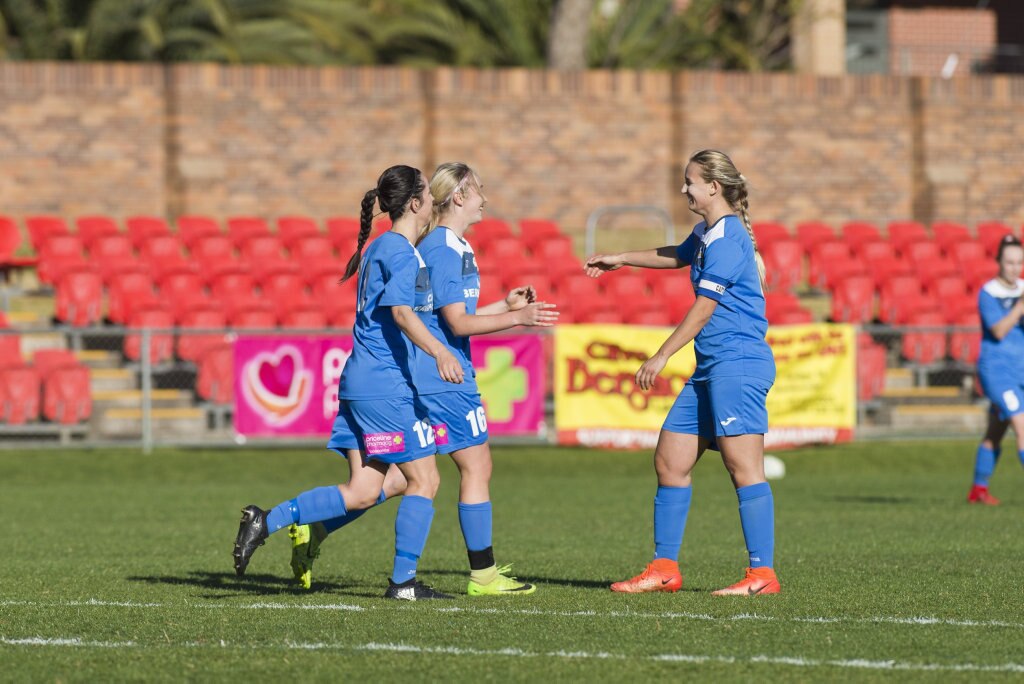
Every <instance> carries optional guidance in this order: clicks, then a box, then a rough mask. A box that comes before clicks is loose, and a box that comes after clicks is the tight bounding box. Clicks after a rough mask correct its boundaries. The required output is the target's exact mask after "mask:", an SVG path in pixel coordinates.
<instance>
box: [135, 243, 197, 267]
mask: <svg viewBox="0 0 1024 684" xmlns="http://www.w3.org/2000/svg"><path fill="white" fill-rule="evenodd" d="M181 246H182V245H181V240H179V239H178V238H177V236H175V235H154V236H151V237H150V238H148V239H147V240H146V241H145V242H143V243H142V244H141V245H140V246H139V256H140V257H141V258H142V260H143V261H145V262H146V263H148V264H149V265H150V266H151V267H152V268H154V269H157V270H167V269H169V268H172V267H174V268H177V267H179V266H181V265H183V264H185V263H187V262H188V260H187V259H186V258H185V256H184V254H182V251H181Z"/></svg>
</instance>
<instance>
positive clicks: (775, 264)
mask: <svg viewBox="0 0 1024 684" xmlns="http://www.w3.org/2000/svg"><path fill="white" fill-rule="evenodd" d="M761 254H762V255H763V258H764V266H765V280H766V281H767V284H768V289H769V290H772V291H785V290H792V289H793V288H794V287H796V286H797V285H798V284H800V283H801V282H802V281H803V276H804V251H803V247H801V246H800V243H799V242H797V241H796V240H786V239H776V240H775V241H773V242H770V243H769V244H768V246H767V247H763V248H761Z"/></svg>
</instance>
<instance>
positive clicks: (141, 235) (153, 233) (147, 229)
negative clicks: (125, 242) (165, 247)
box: [124, 216, 171, 249]
mask: <svg viewBox="0 0 1024 684" xmlns="http://www.w3.org/2000/svg"><path fill="white" fill-rule="evenodd" d="M124 225H125V227H126V228H127V229H128V238H129V239H130V240H131V241H132V244H133V245H135V248H136V249H138V248H139V247H140V246H141V245H142V244H143V243H144V242H146V241H147V240H149V239H150V238H154V237H160V236H163V235H170V234H171V229H170V228H169V227H168V226H167V221H165V220H163V219H162V218H160V217H158V216H129V217H128V218H126V219H125V220H124Z"/></svg>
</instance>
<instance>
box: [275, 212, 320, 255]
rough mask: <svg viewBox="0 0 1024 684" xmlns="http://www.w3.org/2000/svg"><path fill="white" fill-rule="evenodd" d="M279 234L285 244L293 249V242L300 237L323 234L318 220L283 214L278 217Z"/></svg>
mask: <svg viewBox="0 0 1024 684" xmlns="http://www.w3.org/2000/svg"><path fill="white" fill-rule="evenodd" d="M277 235H278V237H280V238H281V242H283V243H284V246H285V247H287V248H289V249H291V246H292V243H293V242H295V241H296V240H298V239H299V238H304V237H309V236H312V235H323V233H321V232H320V227H319V226H318V225H317V224H316V221H314V220H313V219H311V218H309V217H308V216H282V217H280V218H279V219H277Z"/></svg>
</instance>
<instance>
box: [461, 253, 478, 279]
mask: <svg viewBox="0 0 1024 684" xmlns="http://www.w3.org/2000/svg"><path fill="white" fill-rule="evenodd" d="M479 272H480V269H478V268H477V266H476V255H475V254H473V252H463V253H462V275H464V276H467V275H473V274H474V273H479Z"/></svg>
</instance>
